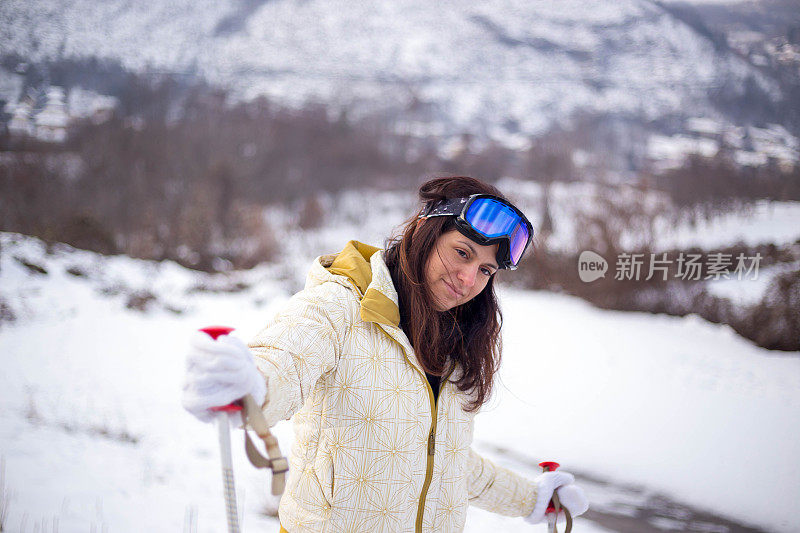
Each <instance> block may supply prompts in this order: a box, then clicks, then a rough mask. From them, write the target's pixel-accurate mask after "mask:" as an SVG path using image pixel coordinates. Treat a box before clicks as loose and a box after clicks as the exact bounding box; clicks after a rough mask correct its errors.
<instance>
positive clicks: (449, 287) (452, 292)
mask: <svg viewBox="0 0 800 533" xmlns="http://www.w3.org/2000/svg"><path fill="white" fill-rule="evenodd" d="M442 281H443V282H444V284H445V285H446V286H447V290H449V291H450V296H451V297H453V298H455V299H457V300H458V299H460V298H462V297H463V296H464V295H463V294H461V293H460V292H458V291H457V290H455V288H453V286H452V285H450V284H449V283H447V282H446V281H444V280H442Z"/></svg>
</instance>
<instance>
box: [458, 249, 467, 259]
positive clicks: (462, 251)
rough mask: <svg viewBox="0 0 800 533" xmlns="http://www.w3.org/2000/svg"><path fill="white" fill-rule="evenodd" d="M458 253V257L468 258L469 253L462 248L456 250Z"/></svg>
mask: <svg viewBox="0 0 800 533" xmlns="http://www.w3.org/2000/svg"><path fill="white" fill-rule="evenodd" d="M456 252H458V255H460V256H461V257H467V252H465V251H464V250H462V249H461V248H456Z"/></svg>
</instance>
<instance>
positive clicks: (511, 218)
mask: <svg viewBox="0 0 800 533" xmlns="http://www.w3.org/2000/svg"><path fill="white" fill-rule="evenodd" d="M441 216H455V217H456V218H455V224H456V227H457V228H458V229H459V230H460V231H461V233H463V234H464V235H465V236H467V237H469V238H470V239H472V240H473V241H475V242H477V243H478V244H481V245H487V244H494V243H498V247H497V262H498V265H499V266H500V268H506V269H509V270H516V268H517V265H518V264H519V260H520V259H522V254H524V253H525V250H526V249H527V248H528V245H529V244H530V242H531V239H532V238H533V226H531V223H530V222H528V219H527V218H525V215H523V214H522V211H520V210H519V209H517V208H516V207H514V205H512V204H511V203H509V202H508V201H506V200H503V199H502V198H498V197H497V196H493V195H491V194H473V195H472V196H469V197H467V198H449V199H447V200H442V201H440V202H438V203H435V204H432V205H431V206H429V207H428V208H427V209H426V210H425V211H423V213H422V214H421V215H420V218H430V217H441Z"/></svg>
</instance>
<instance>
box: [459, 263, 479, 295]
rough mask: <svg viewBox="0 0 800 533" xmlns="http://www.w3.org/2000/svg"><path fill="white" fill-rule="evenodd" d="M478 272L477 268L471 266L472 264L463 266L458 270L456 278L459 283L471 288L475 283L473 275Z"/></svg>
mask: <svg viewBox="0 0 800 533" xmlns="http://www.w3.org/2000/svg"><path fill="white" fill-rule="evenodd" d="M477 274H478V269H477V268H473V267H472V266H465V267H464V268H462V269H461V270H460V271H459V272H458V280H459V281H460V282H461V284H462V285H463V286H464V287H466V288H468V289H471V288H472V286H473V285H475V277H476V276H477Z"/></svg>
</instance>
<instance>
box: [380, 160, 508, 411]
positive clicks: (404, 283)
mask: <svg viewBox="0 0 800 533" xmlns="http://www.w3.org/2000/svg"><path fill="white" fill-rule="evenodd" d="M471 194H494V195H496V196H499V197H501V198H505V197H504V196H503V194H502V193H501V192H500V191H499V190H497V188H495V187H493V186H492V185H489V184H487V183H484V182H482V181H480V180H477V179H474V178H469V177H465V176H454V177H446V178H436V179H433V180H431V181H428V182H426V183H424V184H423V185H422V186H421V187H420V189H419V199H420V201H421V203H422V206H421V208H420V210H419V211H418V212H417V213H416V214H415V215H414V216H412V217H411V218H409V219H408V220H407V221H406V222H405V223H404V224H403V226H402V227H401V231H400V233H399V234H398V235H397V236H395V237H393V238H391V239H389V241H387V245H386V255H385V259H386V265H387V266H388V267H389V271H390V272H391V275H392V280H393V281H394V284H395V288H396V289H397V292H398V295H399V300H400V322H401V326H402V327H403V330H404V331H405V332H406V334H407V335H408V337H409V340H410V341H411V345H412V346H413V347H414V351H415V352H416V355H417V359H419V362H420V364H421V365H422V367H423V368H424V369H425V371H426V372H428V373H429V374H433V375H435V376H446V375H448V374H449V373H450V372H451V371H452V370H453V369H454V368H455V365H456V364H458V365H460V367H461V369H462V371H463V373H461V374H460V376H459V378H458V380H457V381H456V382H455V384H456V386H457V387H458V389H459V390H460V391H462V392H466V393H468V394H469V395H470V396H471V401H469V402H468V403H467V404H466V405H465V406H464V409H465V411H467V412H473V411H475V410H477V409H478V408H480V406H481V405H483V404H484V403H485V402H486V401H487V400H488V399H489V397H490V395H491V392H492V384H493V381H494V375H495V373H496V372H497V369H498V367H499V365H500V354H501V348H502V347H501V342H500V327H501V325H502V321H503V317H502V313H501V312H500V306H499V305H498V303H497V297H496V295H495V292H494V278H495V275H494V274H493V275H492V276H491V277H490V278H489V281H488V282H487V284H486V287H485V288H484V289H483V290H482V291H481V292H480V293H479V294H478V295H477V296H476V297H475V298H473V299H472V300H470V301H469V302H466V303H464V304H462V305H460V306H457V307H454V308H453V309H450V310H448V311H443V312H440V311H437V310H436V308H435V306H434V296H433V293H432V292H431V290H430V288H429V287H428V285H427V283H426V282H425V267H426V264H427V262H428V258H429V257H430V254H432V253H434V252H435V250H436V241H437V239H438V238H439V237H440V236H441V235H443V234H444V233H447V232H448V231H451V230H454V229H456V227H455V224H454V217H447V216H445V217H442V216H440V217H431V218H428V219H420V218H419V216H420V215H421V214H422V212H423V210H424V209H425V208H426V207H427V206H429V205H431V204H432V203H436V202H438V201H440V200H445V199H449V198H461V197H465V196H469V195H471Z"/></svg>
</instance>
